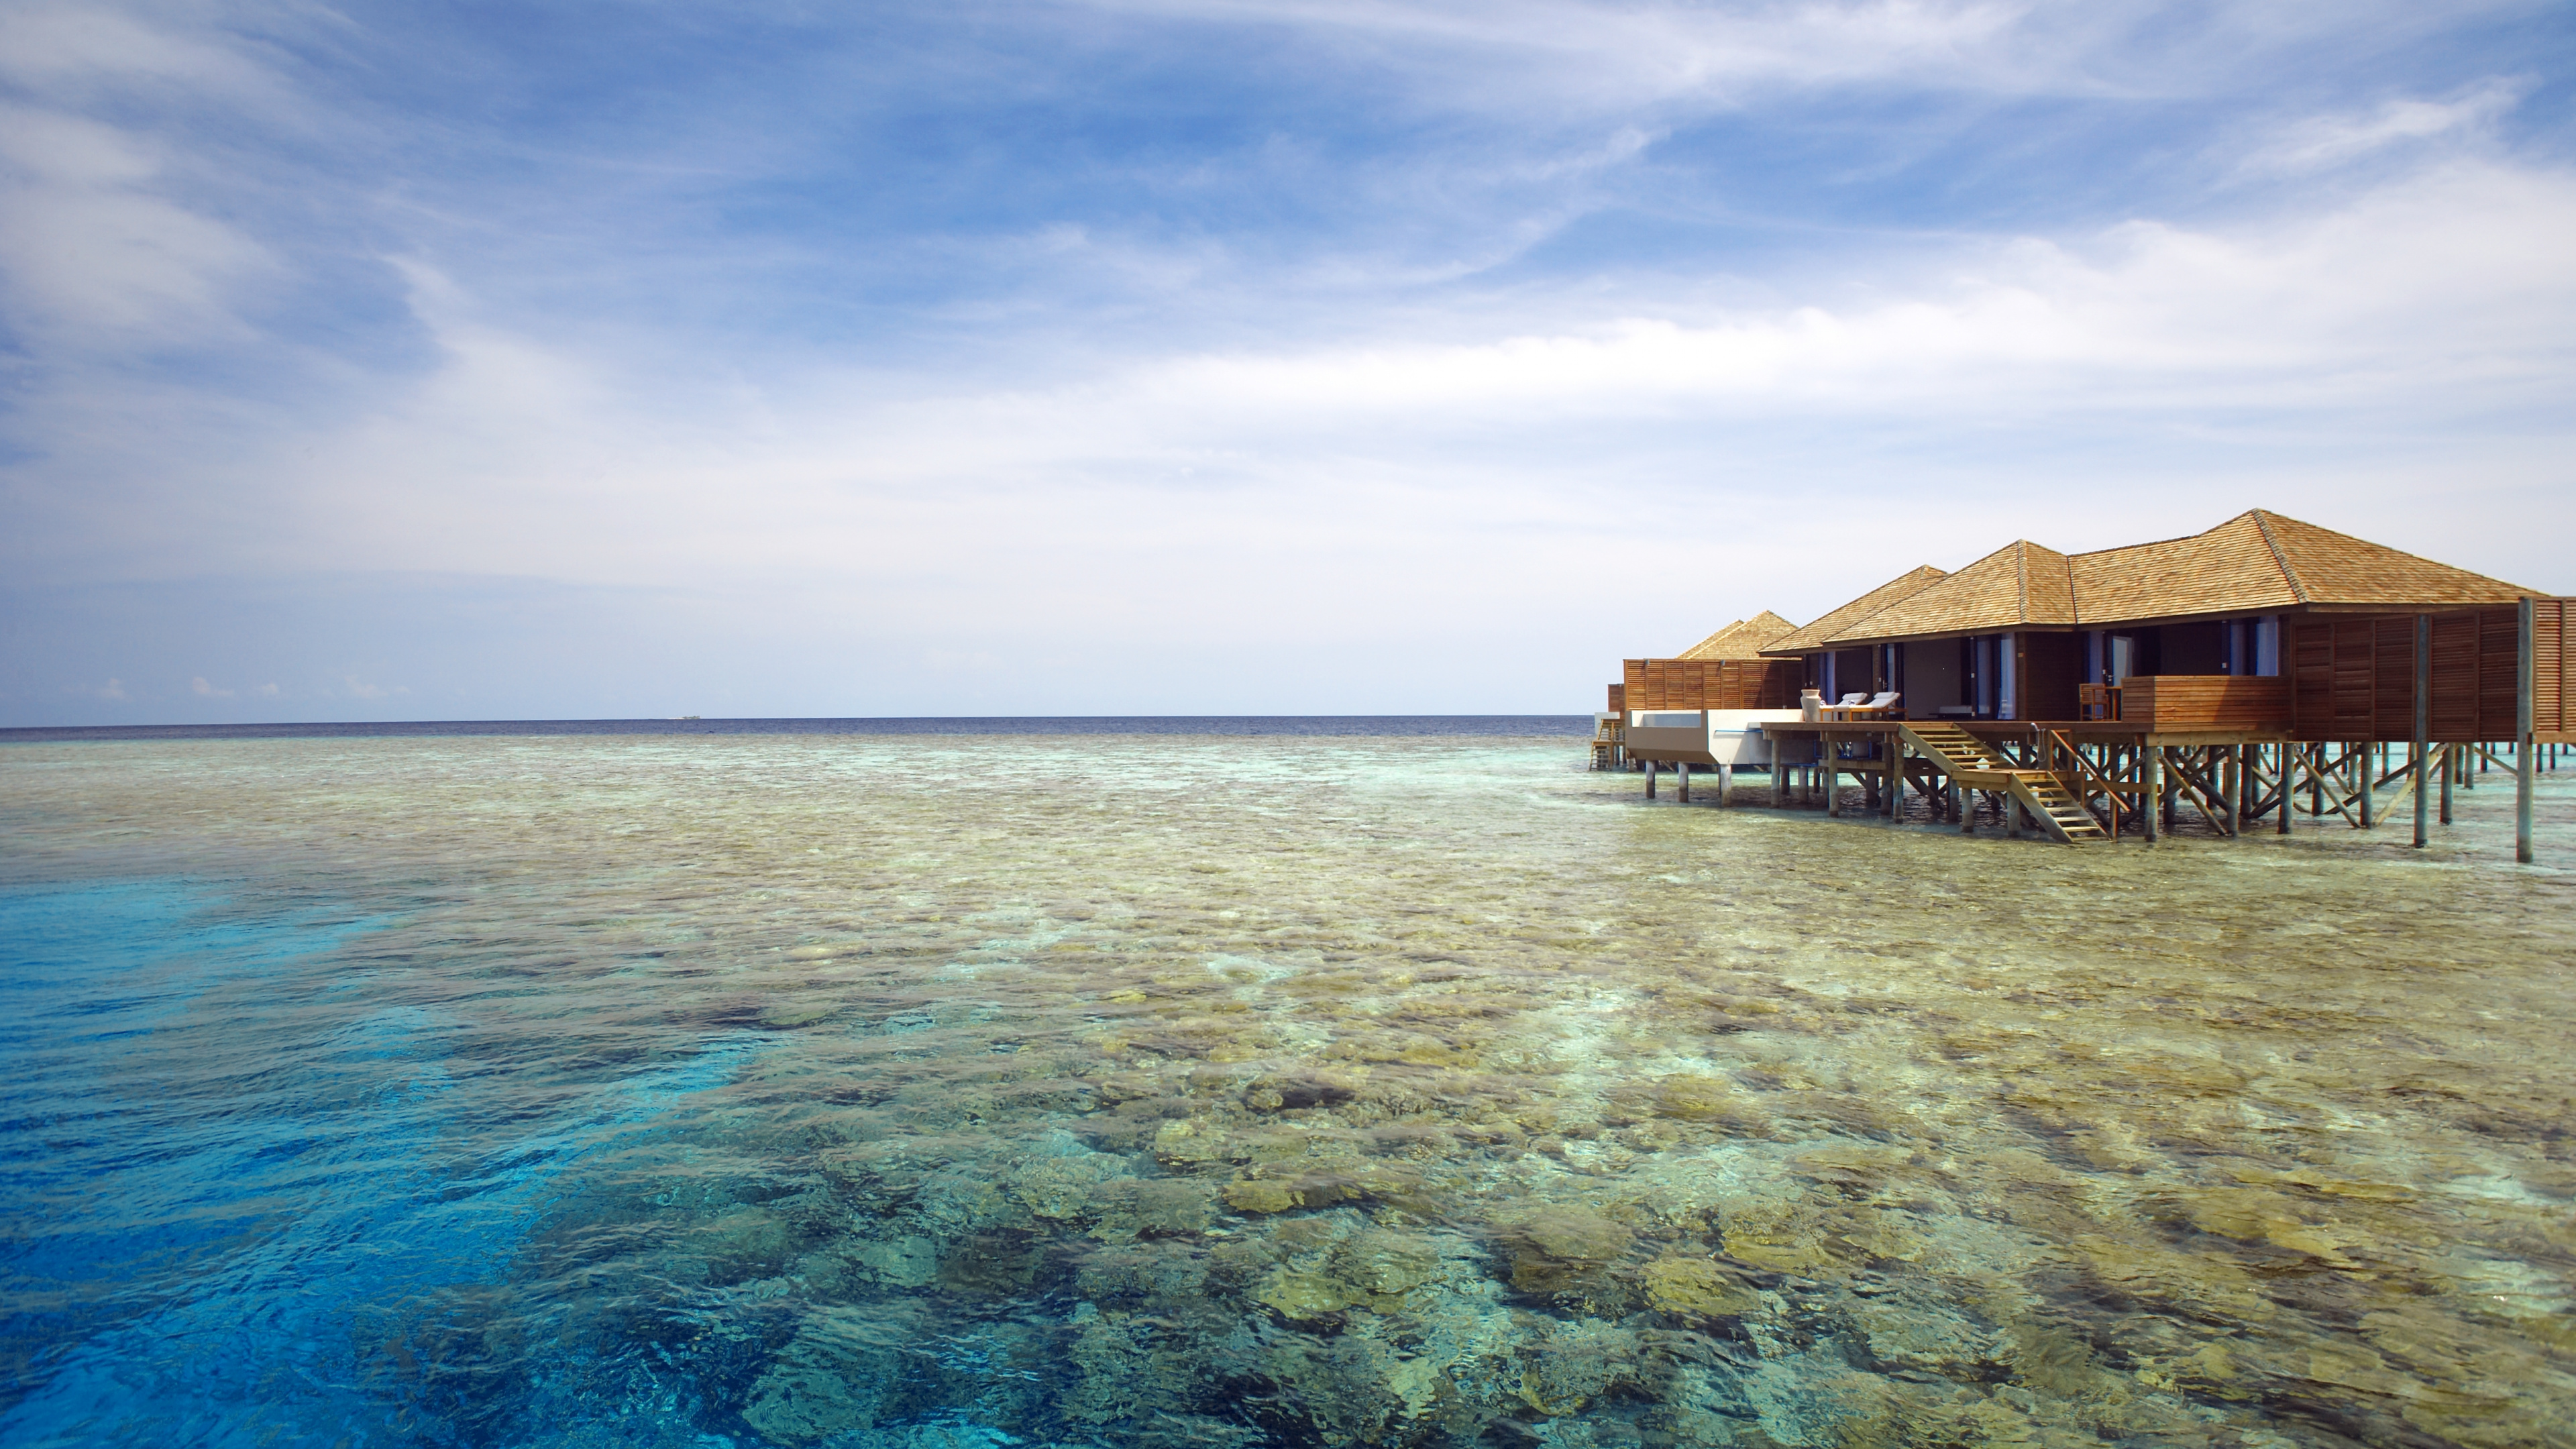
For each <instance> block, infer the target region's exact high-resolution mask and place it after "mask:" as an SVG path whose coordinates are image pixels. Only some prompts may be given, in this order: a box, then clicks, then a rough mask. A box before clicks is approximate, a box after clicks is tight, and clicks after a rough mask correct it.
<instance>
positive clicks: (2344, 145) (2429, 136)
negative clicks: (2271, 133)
mask: <svg viewBox="0 0 2576 1449" xmlns="http://www.w3.org/2000/svg"><path fill="white" fill-rule="evenodd" d="M2523 90H2524V86H2523V85H2522V84H2521V83H2518V82H2513V81H2503V80H2491V81H2488V82H2486V83H2484V84H2482V85H2478V86H2476V87H2473V88H2471V89H2470V90H2469V91H2467V92H2466V93H2464V94H2462V95H2460V96H2458V97H2456V98H2454V99H2451V100H2447V101H2427V100H2416V99H2399V100H2392V101H2387V102H2383V103H2382V104H2381V105H2380V106H2379V107H2378V108H2377V109H2375V110H2371V111H2367V112H2362V113H2357V114H2344V115H2329V116H2312V117H2309V118H2307V119H2305V120H2302V121H2299V122H2297V123H2296V124H2294V125H2291V126H2288V127H2285V128H2283V130H2282V131H2281V133H2280V134H2279V135H2278V136H2277V137H2275V138H2274V139H2273V140H2272V141H2271V142H2269V143H2268V144H2266V145H2263V146H2261V147H2259V148H2257V149H2256V150H2255V151H2253V152H2252V153H2251V154H2249V155H2248V156H2247V157H2246V158H2245V160H2244V162H2243V163H2242V168H2241V169H2243V170H2245V171H2249V172H2256V173H2266V174H2272V175H2280V174H2286V173H2298V172H2306V171H2318V170H2323V169H2325V168H2327V167H2331V166H2340V165H2343V164H2344V163H2346V162H2350V161H2354V160H2358V159H2360V158H2361V157H2364V156H2369V155H2373V154H2376V153H2379V152H2383V151H2386V150H2389V149H2390V148H2392V147H2398V146H2404V145H2408V144H2410V143H2415V142H2423V141H2431V140H2435V139H2437V138H2442V137H2454V138H2457V137H2461V136H2464V135H2476V134H2477V133H2479V132H2482V131H2484V130H2485V129H2486V128H2487V127H2488V126H2489V125H2490V124H2492V123H2493V122H2494V121H2495V120H2497V119H2498V118H2499V117H2501V116H2503V115H2504V114H2505V113H2506V112H2508V111H2510V110H2512V109H2513V108H2514V106H2515V105H2516V104H2517V103H2518V102H2519V101H2520V100H2521V98H2522V92H2523Z"/></svg>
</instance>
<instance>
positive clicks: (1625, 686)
mask: <svg viewBox="0 0 2576 1449" xmlns="http://www.w3.org/2000/svg"><path fill="white" fill-rule="evenodd" d="M1620 662H1621V664H1622V666H1623V668H1622V674H1623V679H1622V683H1621V684H1618V685H1613V686H1611V687H1612V688H1613V689H1617V690H1620V691H1621V693H1620V695H1619V698H1620V699H1621V700H1622V701H1623V702H1622V703H1620V704H1615V705H1612V706H1611V708H1612V709H1613V710H1619V709H1796V708H1797V707H1798V690H1799V688H1800V687H1801V685H1800V681H1801V680H1803V679H1804V677H1805V666H1804V665H1803V664H1802V663H1801V662H1800V661H1798V660H1795V659H1627V660H1622V661H1620Z"/></svg>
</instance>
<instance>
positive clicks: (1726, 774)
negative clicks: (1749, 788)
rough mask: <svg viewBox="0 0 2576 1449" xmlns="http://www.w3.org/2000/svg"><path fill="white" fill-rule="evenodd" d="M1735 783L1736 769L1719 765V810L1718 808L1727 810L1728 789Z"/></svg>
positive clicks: (1731, 766)
mask: <svg viewBox="0 0 2576 1449" xmlns="http://www.w3.org/2000/svg"><path fill="white" fill-rule="evenodd" d="M1734 783H1735V767H1734V766H1733V765H1723V764H1722V765H1719V766H1718V767H1717V808H1718V809H1720V810H1723V809H1725V808H1726V791H1727V788H1728V787H1729V786H1731V785H1733V784H1734Z"/></svg>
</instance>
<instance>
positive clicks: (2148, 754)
mask: <svg viewBox="0 0 2576 1449" xmlns="http://www.w3.org/2000/svg"><path fill="white" fill-rule="evenodd" d="M2163 755H2164V747H2163V746H2162V745H2147V746H2142V747H2141V748H2140V749H2139V750H2138V783H2139V784H2142V785H2144V786H2146V787H2147V788H2146V791H2145V793H2144V795H2143V797H2142V798H2141V799H2140V800H2139V801H2138V805H2139V809H2138V818H2139V819H2141V820H2143V821H2145V822H2146V825H2147V844H2149V845H2153V844H2155V843H2156V830H2157V828H2158V824H2159V822H2160V821H2162V819H2163V818H2164V812H2163V811H2162V810H2161V809H2158V808H2157V802H2158V801H2159V800H2161V799H2162V798H2163V794H2164V789H2163V784H2162V782H2161V781H2160V780H2159V779H2158V778H2157V775H2158V770H2157V766H2158V765H2159V764H2161V763H2162V757H2163Z"/></svg>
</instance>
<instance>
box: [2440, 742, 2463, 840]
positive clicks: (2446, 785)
mask: <svg viewBox="0 0 2576 1449" xmlns="http://www.w3.org/2000/svg"><path fill="white" fill-rule="evenodd" d="M2459 773H2460V749H2459V746H2457V745H2444V746H2442V823H2443V824H2445V825H2448V824H2450V823H2451V781H2452V780H2453V779H2454V778H2456V777H2457V776H2458V775H2459Z"/></svg>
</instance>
